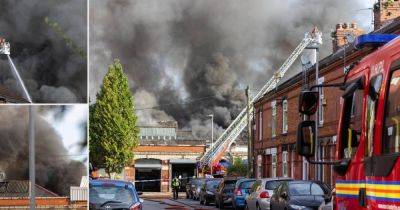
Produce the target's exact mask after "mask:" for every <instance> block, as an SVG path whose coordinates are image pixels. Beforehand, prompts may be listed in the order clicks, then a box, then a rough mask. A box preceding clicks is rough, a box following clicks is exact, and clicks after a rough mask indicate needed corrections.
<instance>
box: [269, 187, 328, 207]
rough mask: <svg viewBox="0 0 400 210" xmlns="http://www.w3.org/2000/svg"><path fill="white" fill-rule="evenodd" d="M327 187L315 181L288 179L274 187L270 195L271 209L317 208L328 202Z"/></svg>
mask: <svg viewBox="0 0 400 210" xmlns="http://www.w3.org/2000/svg"><path fill="white" fill-rule="evenodd" d="M331 199H332V194H331V190H330V189H329V187H328V186H327V185H326V184H324V183H322V182H317V181H306V180H301V181H289V182H285V183H282V184H281V185H279V187H278V188H276V189H275V191H274V195H273V196H272V197H271V204H270V205H271V209H274V210H275V209H290V210H291V209H318V207H319V206H321V205H323V204H326V203H330V202H331Z"/></svg>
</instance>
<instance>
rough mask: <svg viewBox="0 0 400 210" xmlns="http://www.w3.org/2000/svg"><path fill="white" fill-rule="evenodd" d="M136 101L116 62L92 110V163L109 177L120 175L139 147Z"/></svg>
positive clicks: (90, 131) (105, 79)
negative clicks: (110, 175)
mask: <svg viewBox="0 0 400 210" xmlns="http://www.w3.org/2000/svg"><path fill="white" fill-rule="evenodd" d="M136 121H137V117H136V115H135V109H134V100H133V96H132V93H131V92H130V90H129V86H128V78H127V76H126V75H125V74H124V72H123V69H122V65H121V64H120V62H119V61H118V60H115V61H114V63H113V64H112V65H110V66H109V68H108V72H107V74H106V75H105V76H104V79H103V84H102V86H101V89H100V92H99V93H98V94H97V100H96V103H95V104H93V105H91V106H90V117H89V137H90V144H89V150H90V161H91V163H92V164H94V165H97V166H101V167H104V168H105V170H106V172H107V173H109V174H110V173H121V171H122V170H123V168H124V167H125V166H127V165H129V164H130V163H131V162H132V159H133V152H132V149H133V148H134V147H135V146H137V144H138V134H139V128H138V127H137V126H136Z"/></svg>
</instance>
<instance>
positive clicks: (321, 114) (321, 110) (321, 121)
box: [318, 77, 325, 126]
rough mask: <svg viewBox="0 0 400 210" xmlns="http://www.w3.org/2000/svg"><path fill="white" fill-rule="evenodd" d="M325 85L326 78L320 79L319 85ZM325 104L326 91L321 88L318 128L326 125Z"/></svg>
mask: <svg viewBox="0 0 400 210" xmlns="http://www.w3.org/2000/svg"><path fill="white" fill-rule="evenodd" d="M322 83H324V77H321V78H319V79H318V84H320V85H321V84H322ZM324 102H325V95H324V89H323V88H319V105H318V126H323V125H324Z"/></svg>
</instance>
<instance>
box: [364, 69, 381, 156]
mask: <svg viewBox="0 0 400 210" xmlns="http://www.w3.org/2000/svg"><path fill="white" fill-rule="evenodd" d="M381 84H382V74H379V75H377V76H375V77H373V78H372V79H371V81H370V88H369V93H368V97H367V111H366V112H367V114H366V121H365V123H366V125H365V127H366V128H367V131H366V139H367V143H366V145H365V146H366V148H365V156H367V157H371V156H372V154H373V151H374V146H373V145H374V141H373V138H374V129H375V117H376V116H375V115H376V109H377V105H378V103H377V102H378V97H379V93H380V89H381Z"/></svg>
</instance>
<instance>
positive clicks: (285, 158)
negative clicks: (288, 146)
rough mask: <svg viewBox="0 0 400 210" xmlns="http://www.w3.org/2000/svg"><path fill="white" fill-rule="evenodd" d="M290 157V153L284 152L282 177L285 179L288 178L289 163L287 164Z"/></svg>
mask: <svg viewBox="0 0 400 210" xmlns="http://www.w3.org/2000/svg"><path fill="white" fill-rule="evenodd" d="M287 157H288V153H287V151H283V152H282V176H283V177H288V162H287V159H288V158H287Z"/></svg>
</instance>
